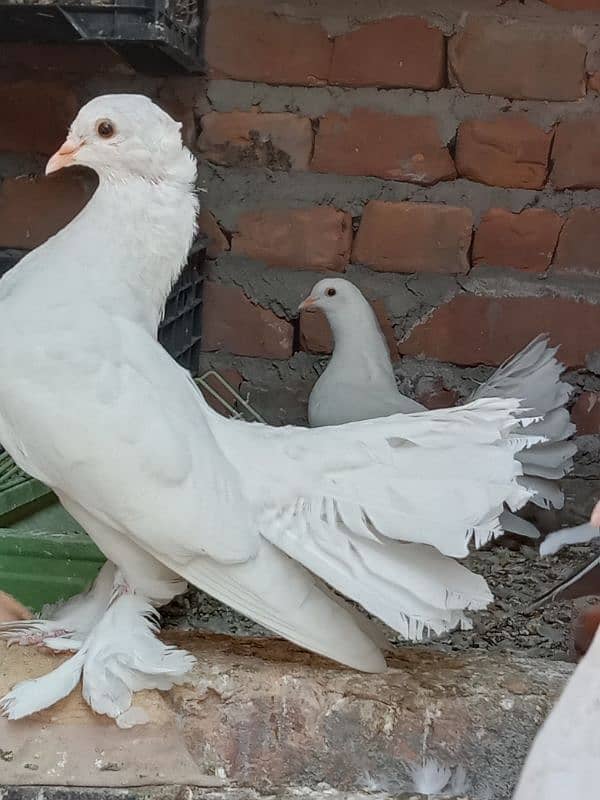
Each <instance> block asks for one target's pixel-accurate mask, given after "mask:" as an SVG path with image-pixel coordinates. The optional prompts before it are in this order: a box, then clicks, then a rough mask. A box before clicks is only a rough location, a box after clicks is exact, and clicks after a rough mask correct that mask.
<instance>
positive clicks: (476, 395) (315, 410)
mask: <svg viewBox="0 0 600 800" xmlns="http://www.w3.org/2000/svg"><path fill="white" fill-rule="evenodd" d="M300 309H301V310H304V311H316V310H320V311H322V312H323V313H324V314H325V316H326V317H327V320H328V322H329V325H330V327H331V331H332V334H333V339H334V349H333V354H332V356H331V359H330V361H329V363H328V364H327V367H326V369H325V370H324V372H323V373H322V374H321V375H320V377H319V379H318V380H317V382H316V383H315V385H314V387H313V390H312V392H311V394H310V398H309V402H308V419H309V424H310V425H311V426H312V427H321V426H326V425H340V424H342V423H346V422H356V421H357V420H366V419H372V418H374V417H385V416H387V415H389V414H397V413H402V414H406V413H411V412H415V411H423V410H424V409H425V406H423V405H421V404H420V403H418V402H416V401H415V400H412V399H411V398H409V397H405V396H404V395H402V394H401V393H400V392H399V391H398V386H397V383H396V378H395V375H394V369H393V366H392V362H391V359H390V355H389V350H388V346H387V344H386V341H385V337H384V335H383V333H382V331H381V328H380V326H379V323H378V321H377V317H376V316H375V313H374V312H373V309H372V307H371V305H370V303H369V302H368V301H367V300H366V298H365V297H364V296H363V294H362V293H361V292H360V290H359V289H358V288H357V287H356V286H355V285H354V284H353V283H351V282H350V281H348V280H345V279H344V278H324V279H323V280H320V281H319V282H318V283H316V284H315V285H314V286H313V288H312V291H311V293H310V295H309V296H308V297H307V298H306V300H304V302H303V303H301V304H300ZM556 350H557V348H552V347H549V346H548V342H547V338H546V337H545V336H539V337H538V338H537V339H534V340H533V341H532V342H531V343H530V344H528V345H527V347H525V348H524V349H523V350H522V351H521V352H520V353H518V354H517V355H515V356H513V357H512V358H511V359H509V360H508V361H507V362H505V363H504V364H503V365H502V366H501V367H499V368H498V369H497V370H496V371H495V372H494V373H493V375H492V376H491V377H490V378H489V379H488V380H487V381H486V382H485V383H483V384H482V385H481V386H479V387H478V388H477V389H476V390H475V391H474V392H473V395H472V397H471V400H479V399H482V398H484V397H516V398H518V399H520V400H521V401H522V406H523V408H525V409H527V413H528V414H532V415H533V416H535V417H536V418H539V421H538V422H536V423H535V425H534V426H532V427H530V428H529V430H530V431H535V433H536V434H539V435H540V436H543V437H544V438H545V439H546V441H544V442H543V444H538V445H535V446H534V447H529V448H527V449H526V450H523V451H521V453H519V455H518V456H517V458H518V459H519V460H520V461H521V463H522V464H523V472H524V477H523V478H522V479H520V482H521V483H523V485H524V486H527V488H528V489H530V490H531V492H532V497H531V499H532V502H534V503H536V504H537V505H539V506H541V507H542V508H548V507H550V506H553V507H554V508H562V506H563V503H564V497H563V493H562V491H561V489H560V487H559V485H558V480H559V479H560V478H562V477H563V476H564V475H565V474H566V473H568V472H569V471H570V470H571V469H572V467H573V455H574V454H575V452H576V449H577V448H576V445H575V443H574V442H573V441H569V437H570V436H571V435H572V434H573V432H574V429H575V428H574V425H573V424H572V423H571V420H570V416H569V412H568V411H567V409H566V408H565V404H566V403H567V402H568V400H569V397H570V394H571V391H572V389H571V387H570V386H569V384H568V383H565V382H563V381H561V380H560V375H561V373H562V372H563V370H564V367H563V366H562V365H561V364H560V363H559V362H558V361H557V359H556V358H555V355H556ZM500 522H501V526H502V529H503V530H504V531H510V532H512V533H517V534H520V535H522V536H529V537H532V538H535V537H538V536H539V532H538V530H537V528H536V527H535V526H534V525H533V524H532V523H530V522H528V521H526V520H524V519H521V518H520V517H518V516H517V515H516V514H513V513H512V512H511V511H510V510H509V509H505V510H504V512H503V513H502V516H501V519H500Z"/></svg>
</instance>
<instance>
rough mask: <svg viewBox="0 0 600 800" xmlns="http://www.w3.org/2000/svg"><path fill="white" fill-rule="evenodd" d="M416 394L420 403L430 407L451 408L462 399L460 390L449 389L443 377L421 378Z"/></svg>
mask: <svg viewBox="0 0 600 800" xmlns="http://www.w3.org/2000/svg"><path fill="white" fill-rule="evenodd" d="M416 396H417V400H418V401H419V403H422V404H423V405H424V406H425V408H429V409H434V408H450V407H451V406H455V405H456V404H457V403H458V401H459V400H460V397H459V394H458V392H457V391H456V390H455V389H447V388H446V387H445V386H444V382H443V380H442V379H441V378H429V377H423V378H419V381H418V383H417V389H416Z"/></svg>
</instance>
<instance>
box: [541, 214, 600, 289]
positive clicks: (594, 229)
mask: <svg viewBox="0 0 600 800" xmlns="http://www.w3.org/2000/svg"><path fill="white" fill-rule="evenodd" d="M553 268H554V269H557V270H564V271H565V272H589V273H592V274H600V209H595V208H576V209H574V210H573V211H571V212H570V214H569V215H568V217H567V220H566V222H565V224H564V226H563V229H562V231H561V234H560V237H559V239H558V247H557V249H556V256H555V258H554V262H553Z"/></svg>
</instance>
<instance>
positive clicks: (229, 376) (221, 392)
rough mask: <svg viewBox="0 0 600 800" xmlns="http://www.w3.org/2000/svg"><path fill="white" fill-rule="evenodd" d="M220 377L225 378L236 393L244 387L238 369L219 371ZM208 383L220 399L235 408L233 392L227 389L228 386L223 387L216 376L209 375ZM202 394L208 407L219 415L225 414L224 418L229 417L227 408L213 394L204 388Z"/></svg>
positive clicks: (201, 388) (227, 368) (202, 387)
mask: <svg viewBox="0 0 600 800" xmlns="http://www.w3.org/2000/svg"><path fill="white" fill-rule="evenodd" d="M219 375H221V377H222V378H224V379H225V380H226V381H227V383H228V384H229V385H230V386H232V387H233V388H234V389H235V390H236V391H239V388H240V386H241V385H242V380H243V378H242V376H241V374H240V373H239V372H238V371H237V369H233V368H232V367H226V368H225V369H220V370H219ZM206 383H207V384H208V385H209V386H210V388H211V389H212V390H213V391H215V392H216V393H217V394H218V396H219V397H220V398H222V399H223V400H224V401H225V402H226V403H228V404H229V405H230V406H234V407H235V403H236V400H235V397H234V396H233V395H232V394H231V392H230V391H229V390H228V389H227V387H226V386H223V384H222V383H221V381H220V380H218V378H217V377H216V376H215V375H209V376H208V378H206ZM200 390H201V392H202V394H203V395H204V399H205V400H206V402H207V403H208V405H209V406H210V407H211V408H213V409H214V410H215V411H218V412H219V414H223V416H225V417H228V416H229V412H228V410H227V407H226V406H224V405H223V403H222V402H221V401H220V400H219V399H218V398H217V397H215V396H214V395H213V394H212V393H211V392H209V391H208V390H207V389H205V388H204V386H201V387H200Z"/></svg>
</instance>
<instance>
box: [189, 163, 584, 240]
mask: <svg viewBox="0 0 600 800" xmlns="http://www.w3.org/2000/svg"><path fill="white" fill-rule="evenodd" d="M198 185H199V186H200V187H201V188H202V190H203V196H204V204H205V205H206V207H207V208H210V210H211V211H212V212H213V213H214V214H215V216H216V217H217V219H218V220H219V222H220V223H221V224H222V225H223V227H224V228H225V229H226V230H228V231H233V230H235V225H236V220H237V218H238V217H239V215H240V214H241V213H243V212H244V211H258V210H261V209H273V208H309V207H311V206H315V205H331V206H334V207H335V208H339V209H342V210H344V211H348V212H350V214H352V216H354V217H358V216H360V215H361V214H362V212H363V210H364V207H365V205H366V203H368V201H369V200H386V201H390V202H399V201H403V200H410V201H412V202H418V203H447V204H449V205H454V206H468V207H469V208H470V209H471V210H472V211H473V215H474V218H475V223H476V224H477V223H478V222H479V220H480V219H481V216H482V214H484V213H485V212H486V211H488V209H490V208H505V209H507V210H508V211H513V212H518V211H523V210H524V209H526V208H549V209H552V210H554V211H557V212H558V213H560V214H566V213H568V212H569V211H570V210H571V209H573V208H578V207H580V206H586V207H592V208H594V207H598V208H600V189H590V190H578V191H564V192H554V191H553V190H552V189H551V188H546V189H544V190H541V191H531V190H528V189H502V188H499V187H497V186H485V185H484V184H482V183H474V182H473V181H468V180H464V179H459V180H456V181H447V182H442V183H437V184H436V185H435V186H426V187H424V186H417V185H415V184H412V183H403V182H401V181H384V180H380V179H379V178H368V177H357V176H349V175H333V174H319V173H314V172H290V173H286V172H270V171H268V170H257V169H236V168H231V167H218V166H216V165H213V164H208V163H206V162H202V163H201V164H200V170H199V179H198Z"/></svg>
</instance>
